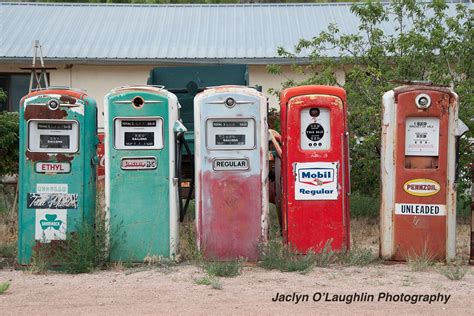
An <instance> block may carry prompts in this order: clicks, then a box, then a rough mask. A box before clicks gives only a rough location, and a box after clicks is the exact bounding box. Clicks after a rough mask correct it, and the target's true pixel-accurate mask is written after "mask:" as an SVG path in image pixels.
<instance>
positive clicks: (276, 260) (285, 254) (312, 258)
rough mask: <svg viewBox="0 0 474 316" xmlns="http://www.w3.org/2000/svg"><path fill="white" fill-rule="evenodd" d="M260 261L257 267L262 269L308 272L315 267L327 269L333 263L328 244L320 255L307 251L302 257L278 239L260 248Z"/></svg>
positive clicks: (332, 254)
mask: <svg viewBox="0 0 474 316" xmlns="http://www.w3.org/2000/svg"><path fill="white" fill-rule="evenodd" d="M261 259H262V260H261V261H260V262H259V263H258V265H259V266H260V267H262V268H264V269H268V270H272V269H276V270H280V271H282V272H293V271H301V272H308V271H310V270H311V269H312V267H313V266H315V265H316V266H319V267H327V266H328V265H329V264H330V263H331V262H332V261H333V259H334V253H333V252H332V250H330V243H328V244H326V246H325V247H324V249H323V250H322V251H321V253H318V254H315V253H314V252H313V251H309V252H308V253H306V255H303V254H301V253H300V252H298V251H297V250H296V249H294V248H292V247H291V246H288V245H283V243H282V241H281V240H280V239H273V240H270V241H269V242H268V243H267V244H266V245H263V246H262V247H261Z"/></svg>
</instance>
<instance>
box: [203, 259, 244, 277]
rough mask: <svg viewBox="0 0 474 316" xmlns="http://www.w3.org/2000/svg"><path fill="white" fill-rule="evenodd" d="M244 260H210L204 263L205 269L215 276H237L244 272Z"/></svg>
mask: <svg viewBox="0 0 474 316" xmlns="http://www.w3.org/2000/svg"><path fill="white" fill-rule="evenodd" d="M243 263H244V261H243V260H242V259H239V260H232V261H208V262H205V263H204V270H206V272H207V273H208V274H209V275H210V276H215V277H235V276H238V275H240V273H241V272H242V267H243Z"/></svg>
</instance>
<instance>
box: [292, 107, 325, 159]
mask: <svg viewBox="0 0 474 316" xmlns="http://www.w3.org/2000/svg"><path fill="white" fill-rule="evenodd" d="M300 115H301V119H300V120H301V133H300V143H301V149H304V150H328V149H330V148H331V120H330V118H331V111H330V110H329V109H327V108H318V107H308V108H304V109H302V110H301V114H300Z"/></svg>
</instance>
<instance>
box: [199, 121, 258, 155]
mask: <svg viewBox="0 0 474 316" xmlns="http://www.w3.org/2000/svg"><path fill="white" fill-rule="evenodd" d="M206 141H207V147H208V148H209V149H214V150H217V149H253V148H254V147H255V121H254V120H253V119H252V118H244V119H240V118H239V119H235V118H212V119H208V120H207V123H206Z"/></svg>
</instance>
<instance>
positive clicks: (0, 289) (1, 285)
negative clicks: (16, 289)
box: [0, 282, 10, 294]
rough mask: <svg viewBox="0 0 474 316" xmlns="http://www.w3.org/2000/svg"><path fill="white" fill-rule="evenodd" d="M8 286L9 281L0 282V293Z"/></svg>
mask: <svg viewBox="0 0 474 316" xmlns="http://www.w3.org/2000/svg"><path fill="white" fill-rule="evenodd" d="M9 287H10V283H8V282H3V283H0V294H3V293H5V292H6V291H7V290H8V288H9Z"/></svg>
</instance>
